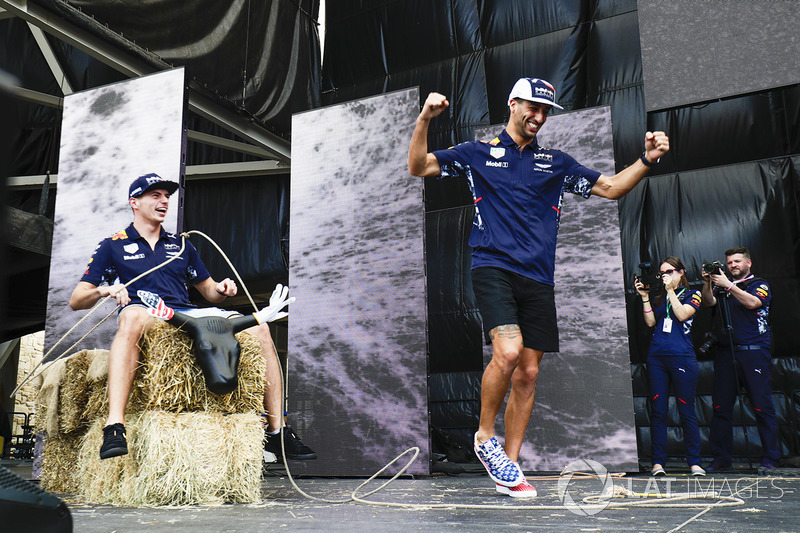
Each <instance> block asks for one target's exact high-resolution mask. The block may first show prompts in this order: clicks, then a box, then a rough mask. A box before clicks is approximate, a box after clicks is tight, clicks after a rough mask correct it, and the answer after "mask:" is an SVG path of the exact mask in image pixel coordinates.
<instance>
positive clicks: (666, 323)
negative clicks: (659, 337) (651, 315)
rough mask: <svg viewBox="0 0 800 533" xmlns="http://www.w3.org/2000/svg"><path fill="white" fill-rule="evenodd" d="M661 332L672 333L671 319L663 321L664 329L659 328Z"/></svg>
mask: <svg viewBox="0 0 800 533" xmlns="http://www.w3.org/2000/svg"><path fill="white" fill-rule="evenodd" d="M661 331H663V332H664V333H670V332H671V331H672V319H671V318H670V317H666V318H665V319H664V327H663V328H661Z"/></svg>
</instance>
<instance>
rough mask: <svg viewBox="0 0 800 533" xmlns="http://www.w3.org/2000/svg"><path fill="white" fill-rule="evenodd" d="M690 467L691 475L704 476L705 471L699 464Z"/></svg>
mask: <svg viewBox="0 0 800 533" xmlns="http://www.w3.org/2000/svg"><path fill="white" fill-rule="evenodd" d="M691 469H692V475H693V476H705V475H706V471H705V470H703V467H701V466H700V465H692V466H691Z"/></svg>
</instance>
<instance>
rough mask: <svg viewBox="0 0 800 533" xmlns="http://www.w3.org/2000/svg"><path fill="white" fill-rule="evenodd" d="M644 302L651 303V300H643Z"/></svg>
mask: <svg viewBox="0 0 800 533" xmlns="http://www.w3.org/2000/svg"><path fill="white" fill-rule="evenodd" d="M642 303H643V304H646V303H650V300H642Z"/></svg>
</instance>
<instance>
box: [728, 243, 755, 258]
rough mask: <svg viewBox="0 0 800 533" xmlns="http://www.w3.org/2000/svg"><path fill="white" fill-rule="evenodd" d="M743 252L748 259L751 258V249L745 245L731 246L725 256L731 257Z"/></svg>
mask: <svg viewBox="0 0 800 533" xmlns="http://www.w3.org/2000/svg"><path fill="white" fill-rule="evenodd" d="M736 254H742V255H743V256H745V257H746V258H747V259H750V250H748V249H747V248H745V247H744V246H734V247H733V248H729V249H728V250H725V257H730V256H732V255H736Z"/></svg>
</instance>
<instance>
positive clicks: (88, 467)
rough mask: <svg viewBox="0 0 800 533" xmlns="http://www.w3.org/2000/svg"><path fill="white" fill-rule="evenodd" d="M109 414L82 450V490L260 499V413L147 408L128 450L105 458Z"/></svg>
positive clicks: (133, 427)
mask: <svg viewBox="0 0 800 533" xmlns="http://www.w3.org/2000/svg"><path fill="white" fill-rule="evenodd" d="M102 425H103V424H102V421H97V422H96V423H95V424H93V425H92V427H91V428H90V429H89V432H88V433H87V435H86V439H85V440H84V442H83V444H82V446H81V449H80V453H79V457H78V468H77V470H78V472H79V479H80V485H81V486H80V487H79V491H78V492H79V494H80V496H81V497H82V498H85V499H86V500H87V501H90V502H94V503H103V504H112V505H126V506H145V507H148V506H161V505H210V504H219V503H253V502H258V501H260V500H261V461H262V454H263V450H262V439H263V436H264V432H263V429H262V425H261V420H260V417H259V416H258V415H256V414H238V415H223V414H222V413H201V412H190V413H168V412H164V411H152V412H144V413H139V414H135V415H130V416H129V417H128V421H127V423H126V428H127V432H128V433H127V436H128V450H129V453H128V455H125V456H122V457H117V458H113V459H106V460H100V458H99V456H98V450H99V449H100V445H101V443H102V440H103V432H102Z"/></svg>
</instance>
